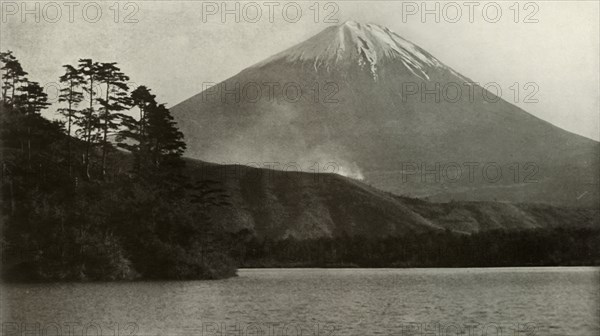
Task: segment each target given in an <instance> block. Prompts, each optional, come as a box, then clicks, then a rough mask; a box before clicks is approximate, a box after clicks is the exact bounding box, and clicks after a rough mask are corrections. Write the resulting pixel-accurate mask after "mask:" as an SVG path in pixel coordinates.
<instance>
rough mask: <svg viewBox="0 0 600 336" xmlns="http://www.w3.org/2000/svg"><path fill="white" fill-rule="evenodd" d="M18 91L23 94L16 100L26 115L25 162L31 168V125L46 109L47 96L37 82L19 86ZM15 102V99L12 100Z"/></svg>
mask: <svg viewBox="0 0 600 336" xmlns="http://www.w3.org/2000/svg"><path fill="white" fill-rule="evenodd" d="M19 91H21V92H23V93H22V94H21V95H19V96H18V97H17V98H18V99H16V100H17V101H18V102H19V105H20V106H21V111H23V112H24V113H25V115H26V119H25V120H26V123H27V161H28V163H29V165H30V166H31V138H32V134H31V124H32V123H33V122H35V120H36V118H37V117H39V114H40V113H41V111H42V110H43V109H45V108H46V107H48V105H50V103H48V95H47V94H46V93H45V92H44V89H43V88H42V87H41V86H40V85H39V83H38V82H27V84H26V85H25V86H21V87H20V88H19ZM13 100H15V99H13Z"/></svg>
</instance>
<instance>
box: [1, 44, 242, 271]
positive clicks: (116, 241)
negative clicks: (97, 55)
mask: <svg viewBox="0 0 600 336" xmlns="http://www.w3.org/2000/svg"><path fill="white" fill-rule="evenodd" d="M2 60H3V63H4V66H3V68H2V69H3V70H5V72H4V74H3V79H5V81H4V82H5V83H9V84H6V85H5V86H3V100H2V102H0V117H1V118H0V121H1V123H2V129H1V131H2V132H1V135H0V136H1V141H2V148H1V150H2V200H3V202H2V215H3V218H2V228H1V229H2V240H1V243H2V246H1V248H2V257H3V260H2V266H3V268H2V276H3V278H5V279H7V280H13V281H90V280H122V279H137V278H141V279H217V278H223V277H229V276H234V275H235V272H236V268H235V265H234V264H233V262H232V259H231V258H230V257H229V256H228V251H227V249H226V248H227V245H226V244H225V243H224V242H225V237H222V230H220V229H219V228H216V227H215V226H214V224H213V223H212V222H211V220H210V218H209V217H208V216H207V215H206V213H207V209H208V208H209V207H211V206H220V205H222V204H221V203H223V200H222V199H221V200H220V201H218V202H215V201H214V200H213V199H212V198H211V197H213V194H212V193H211V192H210V191H208V190H204V189H202V188H198V187H197V186H196V185H195V184H193V183H191V182H190V181H188V179H187V178H186V176H185V175H184V174H182V169H183V160H181V154H182V153H183V149H184V148H185V144H184V143H183V136H182V135H181V133H179V131H178V130H177V127H176V124H175V123H174V122H173V119H172V117H171V115H170V113H169V111H168V109H166V108H165V107H164V105H158V104H155V105H156V106H153V107H152V108H150V109H148V111H147V112H146V116H145V117H144V119H145V120H144V123H145V127H146V128H147V132H146V135H145V136H146V137H148V139H151V140H152V141H155V142H156V141H157V140H158V142H159V144H158V145H156V144H153V145H152V146H150V145H149V147H148V148H150V149H151V150H152V153H151V155H152V160H154V162H159V163H161V164H157V165H153V168H152V169H146V170H136V169H133V164H132V162H133V159H132V155H131V154H127V153H123V152H121V151H118V150H116V148H115V146H114V145H113V142H112V140H111V139H109V138H108V132H109V131H115V132H116V131H119V132H120V131H121V130H124V129H125V127H126V126H125V125H124V124H123V120H125V119H126V120H128V121H131V120H130V119H128V118H127V117H126V115H125V113H124V112H127V111H125V110H126V109H127V108H128V107H129V106H130V105H129V102H130V101H132V100H131V98H132V97H131V96H130V94H129V92H128V88H127V86H126V85H125V84H124V81H125V80H127V79H128V78H127V76H125V75H124V74H122V73H121V72H120V70H119V69H118V67H117V66H116V65H115V63H96V62H93V61H92V60H89V59H83V60H81V61H80V64H79V66H78V67H75V66H70V65H67V66H65V71H66V72H65V74H64V75H63V76H62V77H61V78H60V80H61V81H62V82H63V83H66V84H67V87H66V88H65V89H63V90H62V91H61V94H60V98H59V101H60V103H62V104H64V105H66V106H65V107H63V108H62V109H60V110H59V113H60V114H61V115H62V116H63V117H64V122H61V121H49V120H47V119H45V118H44V117H42V116H41V114H40V112H41V111H42V110H43V109H44V108H46V107H47V106H48V103H47V96H46V95H45V93H44V92H43V90H42V89H41V87H40V86H39V85H38V84H37V83H35V82H30V81H28V80H27V79H26V78H25V77H24V76H25V75H24V73H25V72H24V71H21V72H16V71H15V70H14V69H17V68H18V67H17V66H15V65H14V64H17V63H18V61H17V60H16V59H15V58H14V56H12V53H11V52H6V53H2ZM9 63H10V64H9ZM11 64H12V65H11ZM21 70H22V69H21ZM15 78H17V79H15ZM12 83H18V87H16V88H15V91H14V92H15V93H14V94H13V90H12V88H13V87H14V86H11V85H13V84H12ZM99 83H102V84H104V86H105V88H106V89H107V90H106V91H105V95H104V96H103V97H102V98H100V97H97V94H96V93H94V86H95V85H96V84H99ZM84 93H87V94H88V95H89V96H90V97H92V98H94V97H95V98H94V99H90V104H89V106H88V107H86V108H84V109H79V107H80V105H81V104H82V103H83V100H84ZM133 121H134V122H136V123H139V121H136V120H135V119H133ZM65 126H66V127H65ZM72 128H78V132H73V130H72ZM73 134H77V135H78V138H74V137H73V136H72V135H73ZM119 141H122V142H126V141H132V139H129V138H128V137H127V136H123V135H122V136H120V137H119ZM98 145H100V146H98ZM153 146H154V147H153ZM157 148H158V149H157ZM96 149H99V150H96ZM134 154H136V153H135V152H134ZM136 155H137V154H136ZM77 157H82V158H83V159H82V160H81V161H79V160H72V159H71V158H77ZM167 162H169V163H173V164H165V163H167ZM174 163H176V164H174ZM71 168H74V169H71ZM220 197H221V198H223V197H225V196H224V195H221V196H220Z"/></svg>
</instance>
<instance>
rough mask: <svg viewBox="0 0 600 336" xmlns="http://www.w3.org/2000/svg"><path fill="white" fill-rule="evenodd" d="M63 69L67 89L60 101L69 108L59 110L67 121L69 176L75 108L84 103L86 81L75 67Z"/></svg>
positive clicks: (65, 66) (62, 81) (59, 98)
mask: <svg viewBox="0 0 600 336" xmlns="http://www.w3.org/2000/svg"><path fill="white" fill-rule="evenodd" d="M63 67H64V68H65V74H64V75H62V76H61V77H60V82H61V83H63V84H65V85H66V87H65V88H63V89H61V90H60V95H59V97H58V101H59V102H64V103H67V107H66V108H60V109H58V113H60V114H62V115H63V116H64V117H65V118H66V119H67V166H68V169H69V175H71V173H72V169H71V153H72V149H71V136H72V132H71V128H72V126H73V122H74V118H75V117H76V115H75V113H76V112H77V111H76V110H75V108H76V107H77V106H78V105H79V103H81V102H82V101H83V92H81V91H79V89H80V87H81V85H82V84H83V83H84V80H83V75H82V74H81V73H80V72H79V71H78V70H77V69H76V68H74V67H73V66H71V65H63Z"/></svg>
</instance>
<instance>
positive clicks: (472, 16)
mask: <svg viewBox="0 0 600 336" xmlns="http://www.w3.org/2000/svg"><path fill="white" fill-rule="evenodd" d="M421 3H422V1H347V0H346V1H320V2H315V1H271V2H235V1H226V2H223V1H219V2H215V1H175V0H172V1H132V2H119V3H117V6H115V3H114V2H112V1H110V2H77V1H71V2H69V1H66V2H61V1H57V2H51V5H49V3H44V2H35V1H30V2H26V3H24V2H22V1H18V2H17V1H0V4H1V7H0V16H1V18H0V20H1V22H0V50H3V51H4V50H12V51H13V53H14V55H15V56H16V57H17V58H18V59H19V60H20V61H21V63H22V65H23V67H24V68H25V70H26V71H27V72H29V77H30V80H35V81H38V82H40V83H42V84H43V85H45V87H46V90H47V92H48V93H49V95H50V96H51V98H52V97H53V96H54V95H55V91H56V90H55V89H56V87H57V86H56V84H55V83H56V82H57V79H58V77H59V76H60V75H61V74H62V73H63V69H62V68H61V66H62V65H63V64H75V63H76V62H77V60H78V59H79V58H92V59H94V60H96V61H100V62H117V63H118V64H119V65H120V66H121V69H122V70H123V71H124V72H125V73H126V74H127V75H129V76H130V77H131V82H132V84H133V86H134V85H146V86H148V87H150V88H151V89H152V90H153V92H154V93H155V94H156V95H157V97H158V100H159V101H160V102H163V103H166V104H167V106H173V105H175V104H177V103H179V102H181V101H183V100H185V99H187V98H189V97H191V96H193V95H195V94H197V93H199V92H200V91H202V89H203V88H205V87H206V85H210V83H218V82H220V81H222V80H225V79H227V78H229V77H231V76H233V75H235V74H237V73H238V72H240V71H241V70H243V69H244V68H246V67H248V66H251V65H253V64H255V63H258V62H260V61H262V60H264V59H265V58H267V57H269V56H271V55H273V54H275V53H277V52H279V51H282V50H284V49H286V48H288V47H291V46H293V45H295V44H297V43H300V42H302V41H304V40H306V39H307V38H309V37H311V36H313V35H315V34H317V33H318V32H320V31H321V30H323V29H325V28H326V27H328V26H331V25H336V24H340V23H343V22H344V21H346V20H353V21H357V22H361V23H376V24H379V25H382V26H386V27H388V28H389V29H390V30H392V31H394V32H396V33H397V34H399V35H401V36H403V37H404V38H406V39H408V40H410V41H412V42H413V43H415V44H417V45H419V46H421V47H422V48H424V49H425V50H427V51H428V52H430V53H431V54H432V55H434V56H435V57H436V58H437V59H439V60H440V61H442V62H443V63H445V64H446V65H448V66H450V67H452V68H453V69H454V70H456V71H458V72H459V73H461V74H463V75H464V76H466V77H468V78H470V79H472V80H473V81H476V82H479V83H482V84H487V83H497V85H496V87H499V88H500V89H501V90H502V94H501V96H502V97H503V98H504V99H505V100H507V101H509V102H511V103H514V104H516V105H518V106H520V107H521V108H523V109H525V110H526V111H528V112H530V113H532V114H533V115H535V116H537V117H539V118H541V119H544V120H546V121H549V122H551V123H553V124H555V125H557V126H559V127H561V128H564V129H566V130H568V131H571V132H574V133H577V134H580V135H583V136H586V137H588V138H592V139H595V140H600V93H599V92H600V64H599V63H600V36H599V35H600V25H599V17H600V2H598V1H535V2H519V3H517V5H515V3H516V2H513V1H496V2H486V1H466V2H461V1H457V2H443V1H442V2H436V1H429V2H427V4H426V5H425V6H426V7H423V5H422V4H421ZM222 4H225V7H224V8H223V7H221V6H222ZM22 6H26V7H25V8H23V7H22ZM36 6H37V7H36ZM236 6H239V7H236ZM436 6H439V7H438V8H439V9H437V10H436ZM237 8H239V9H237ZM423 13H425V16H424V17H423ZM427 13H429V14H427ZM59 14H60V15H59ZM222 14H225V15H224V16H223V15H222ZM258 14H260V15H258ZM436 14H437V15H438V16H439V18H438V20H437V21H438V22H436ZM458 14H460V15H458ZM236 16H237V17H236ZM36 19H37V20H38V21H39V22H36ZM515 83H516V85H515ZM517 93H518V99H517V97H516V94H517Z"/></svg>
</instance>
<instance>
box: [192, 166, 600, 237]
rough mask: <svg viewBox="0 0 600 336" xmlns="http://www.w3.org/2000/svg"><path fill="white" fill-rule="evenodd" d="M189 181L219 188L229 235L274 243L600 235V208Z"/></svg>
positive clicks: (249, 173)
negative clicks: (437, 235) (449, 235)
mask: <svg viewBox="0 0 600 336" xmlns="http://www.w3.org/2000/svg"><path fill="white" fill-rule="evenodd" d="M186 169H187V172H186V175H188V176H190V178H192V179H193V180H195V181H207V180H208V181H213V182H214V183H216V185H219V186H220V188H221V189H222V190H223V191H224V192H225V194H227V195H228V197H229V202H230V203H231V206H230V207H229V208H228V209H225V210H224V209H222V208H213V209H212V210H211V212H210V217H211V218H212V219H213V220H214V221H215V223H218V224H219V225H220V226H221V227H223V228H224V229H225V230H226V231H228V232H233V233H236V232H240V231H243V230H247V231H248V232H250V233H252V235H254V236H257V237H261V238H268V239H274V240H278V239H285V238H290V237H294V238H296V239H301V240H302V239H315V238H335V237H344V236H361V237H390V236H398V235H404V234H409V233H411V234H414V233H424V232H431V231H434V232H435V231H438V232H444V231H446V230H450V231H453V232H457V233H476V232H485V231H490V230H497V229H505V230H508V231H511V230H524V229H553V228H565V229H566V228H582V227H588V228H598V227H599V225H600V211H599V210H598V209H584V208H573V207H568V208H564V207H563V208H561V207H554V206H549V205H542V204H512V203H501V202H447V203H435V202H428V201H424V200H419V199H414V198H408V197H402V196H397V195H394V194H391V193H388V192H384V191H380V190H378V189H376V188H373V187H371V186H368V185H366V184H364V183H362V182H360V181H357V180H355V179H352V178H348V177H344V176H341V175H338V174H311V173H298V172H284V171H277V170H269V169H259V168H253V167H248V166H241V165H218V164H212V163H204V162H199V161H195V160H190V161H188V164H187V168H186Z"/></svg>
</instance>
